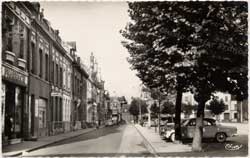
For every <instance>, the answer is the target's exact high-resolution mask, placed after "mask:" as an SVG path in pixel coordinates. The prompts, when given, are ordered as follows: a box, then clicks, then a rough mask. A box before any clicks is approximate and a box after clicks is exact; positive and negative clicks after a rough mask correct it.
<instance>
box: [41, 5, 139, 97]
mask: <svg viewBox="0 0 250 158" xmlns="http://www.w3.org/2000/svg"><path fill="white" fill-rule="evenodd" d="M41 7H42V8H44V15H45V18H47V19H48V20H49V21H50V22H51V24H52V27H53V28H54V29H59V31H60V36H61V37H62V39H63V40H64V41H76V42H77V53H78V55H79V56H81V58H82V59H83V61H84V62H85V63H86V64H88V63H89V56H90V53H91V52H93V53H94V55H95V57H96V58H97V61H98V64H99V67H100V69H101V74H102V78H103V80H104V81H105V88H106V89H107V90H108V91H109V92H110V94H111V95H114V94H116V95H125V96H126V98H127V99H129V100H130V97H131V96H139V84H140V80H139V79H138V78H137V77H136V75H135V74H136V73H135V71H132V70H130V65H129V63H128V62H127V60H126V58H127V57H128V56H129V53H128V52H127V50H126V49H125V48H124V47H123V46H122V45H121V40H122V39H123V38H122V36H121V35H120V33H119V30H120V29H123V28H124V27H125V25H126V23H127V22H128V21H129V16H128V12H127V9H128V6H127V3H126V2H41Z"/></svg>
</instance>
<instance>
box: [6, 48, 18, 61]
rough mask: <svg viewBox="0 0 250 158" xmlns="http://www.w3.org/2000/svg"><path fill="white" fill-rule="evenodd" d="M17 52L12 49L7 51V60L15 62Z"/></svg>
mask: <svg viewBox="0 0 250 158" xmlns="http://www.w3.org/2000/svg"><path fill="white" fill-rule="evenodd" d="M15 57H16V54H15V53H13V52H11V51H7V50H6V51H5V60H6V61H9V62H11V63H12V64H13V63H14V62H15Z"/></svg>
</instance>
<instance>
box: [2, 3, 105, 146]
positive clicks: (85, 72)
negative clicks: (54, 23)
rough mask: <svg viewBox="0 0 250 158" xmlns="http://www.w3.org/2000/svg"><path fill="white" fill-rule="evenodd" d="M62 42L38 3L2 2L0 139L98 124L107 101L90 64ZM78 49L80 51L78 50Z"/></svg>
mask: <svg viewBox="0 0 250 158" xmlns="http://www.w3.org/2000/svg"><path fill="white" fill-rule="evenodd" d="M76 48H77V47H76V42H64V41H63V40H62V39H61V37H60V36H59V30H56V29H53V28H52V27H51V24H50V22H49V21H48V20H47V19H46V18H45V17H44V14H43V9H41V8H40V4H39V3H30V2H5V3H2V54H1V55H2V64H1V66H2V68H1V72H2V75H1V76H2V80H1V81H2V83H1V87H2V93H1V94H2V101H1V102H2V115H1V116H2V118H1V119H2V121H1V122H2V138H3V139H2V140H3V143H5V142H6V143H8V142H11V140H17V139H18V140H23V139H36V138H38V137H42V136H49V135H55V134H58V133H62V132H67V131H71V130H76V129H80V128H85V126H86V125H87V123H86V122H89V123H91V122H92V123H93V122H96V121H98V122H99V123H100V122H103V121H104V120H105V118H106V115H107V114H106V113H107V112H106V111H107V107H108V104H109V96H108V94H107V91H105V90H104V81H103V80H102V79H101V78H100V76H99V75H98V74H99V73H98V69H97V68H96V67H97V62H96V59H95V57H94V55H93V54H91V57H90V67H87V66H86V65H85V64H84V63H83V61H82V60H81V58H80V57H79V56H78V55H77V49H76ZM79 53H81V52H79Z"/></svg>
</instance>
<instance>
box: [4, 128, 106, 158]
mask: <svg viewBox="0 0 250 158" xmlns="http://www.w3.org/2000/svg"><path fill="white" fill-rule="evenodd" d="M102 128H103V127H102ZM95 130H97V129H95V128H94V129H93V130H90V131H87V132H84V133H80V134H77V135H74V136H71V137H66V138H62V139H59V140H56V141H53V142H50V143H47V144H44V145H40V146H37V147H34V148H31V149H28V150H24V151H21V152H18V153H15V154H13V155H6V156H4V155H2V156H3V157H16V156H21V155H23V153H24V152H32V151H35V150H38V149H41V148H44V147H47V146H49V145H52V144H55V143H58V142H61V141H64V140H68V139H72V138H75V137H78V136H80V135H84V134H87V133H90V132H93V131H95ZM2 154H3V153H2Z"/></svg>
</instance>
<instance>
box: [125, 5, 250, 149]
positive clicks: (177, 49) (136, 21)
mask: <svg viewBox="0 0 250 158" xmlns="http://www.w3.org/2000/svg"><path fill="white" fill-rule="evenodd" d="M129 15H130V17H131V20H132V22H131V23H129V24H128V26H127V27H126V28H125V30H124V31H122V35H123V36H124V37H125V38H127V39H128V41H127V42H124V43H123V44H124V46H125V47H126V48H127V49H128V51H129V52H130V56H131V58H130V60H129V61H130V63H131V64H132V68H134V69H136V70H137V71H138V76H139V77H140V78H141V80H142V81H143V82H144V83H145V84H147V85H148V86H149V87H160V88H161V89H163V91H168V90H169V89H176V91H177V98H176V116H178V117H176V120H177V121H176V125H175V130H176V136H178V135H177V133H179V130H178V125H180V124H179V123H178V119H179V117H180V115H179V113H180V111H181V108H180V107H181V106H179V105H181V96H182V92H183V91H184V90H186V89H187V88H190V89H189V90H191V92H192V93H194V97H195V100H196V101H197V102H198V107H197V122H196V129H195V136H194V139H193V145H192V149H193V150H194V151H201V150H202V148H201V140H202V139H201V138H202V130H201V129H202V126H203V124H202V122H203V117H204V108H205V103H206V102H207V101H208V100H209V99H210V97H211V94H212V93H214V92H216V91H222V92H225V91H227V92H229V93H231V94H234V95H236V96H237V98H238V99H239V100H242V99H244V98H246V96H247V95H248V94H247V45H248V44H247V3H246V2H188V3H187V2H149V3H147V2H131V3H129ZM179 129H180V127H179Z"/></svg>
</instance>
